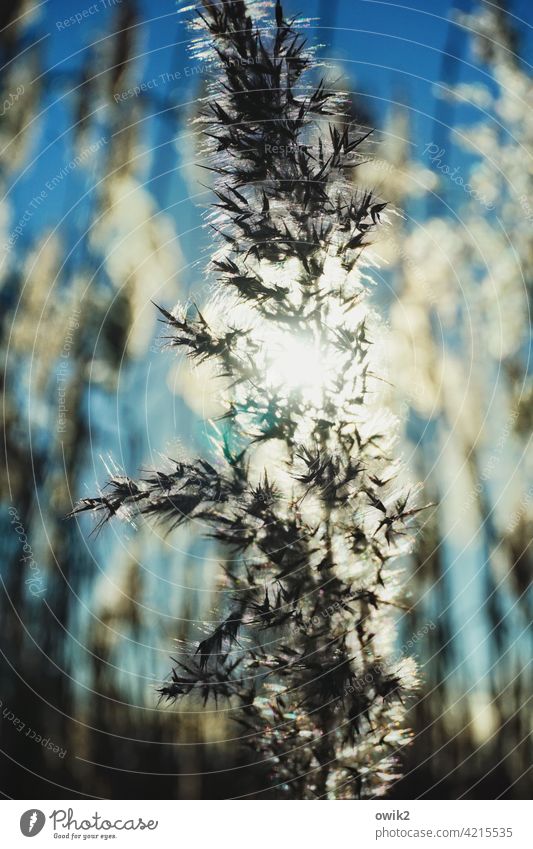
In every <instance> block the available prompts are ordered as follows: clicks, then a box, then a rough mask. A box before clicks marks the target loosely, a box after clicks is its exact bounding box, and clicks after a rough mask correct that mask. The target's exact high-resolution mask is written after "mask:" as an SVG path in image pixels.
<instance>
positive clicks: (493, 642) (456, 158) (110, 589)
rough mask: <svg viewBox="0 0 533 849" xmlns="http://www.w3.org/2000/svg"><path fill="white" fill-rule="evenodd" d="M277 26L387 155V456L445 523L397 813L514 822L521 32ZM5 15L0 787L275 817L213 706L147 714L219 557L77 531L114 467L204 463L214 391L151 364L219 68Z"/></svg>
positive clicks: (140, 17)
mask: <svg viewBox="0 0 533 849" xmlns="http://www.w3.org/2000/svg"><path fill="white" fill-rule="evenodd" d="M285 5H286V7H287V11H288V12H290V13H303V14H305V16H306V17H307V16H308V17H309V21H308V23H307V33H306V35H307V37H308V40H309V43H310V44H313V45H315V46H316V50H317V69H316V75H317V77H318V76H321V75H324V76H326V78H327V79H328V80H329V81H330V82H332V83H334V84H335V85H336V86H338V87H339V88H340V89H345V90H346V91H348V92H350V108H351V112H352V116H353V119H354V121H355V122H357V123H359V124H361V125H362V126H364V127H373V128H374V133H373V135H372V137H371V139H370V140H369V142H368V146H367V154H368V155H367V156H366V157H365V159H366V162H365V163H364V164H363V163H361V165H360V166H359V167H357V168H355V169H354V183H356V184H358V185H360V186H365V187H369V188H373V189H374V190H375V191H376V193H377V194H378V195H379V196H380V197H381V198H383V200H387V201H388V202H389V203H390V205H391V209H393V210H395V211H396V212H397V213H398V214H396V215H392V223H391V225H390V226H388V227H387V228H385V229H383V230H382V232H381V233H380V234H379V236H378V238H377V242H376V245H375V251H376V253H377V254H378V256H379V258H380V268H379V269H378V270H377V271H376V274H375V279H376V283H377V285H376V287H375V292H374V298H375V300H376V303H377V304H378V306H379V309H380V310H381V311H382V313H383V314H384V315H385V316H386V319H387V322H388V325H389V328H390V334H389V344H390V351H389V352H388V361H389V363H390V365H389V374H388V380H389V383H390V404H391V406H392V407H393V408H394V409H395V410H396V412H397V415H398V417H399V420H400V424H401V440H400V445H399V450H400V451H401V452H402V453H403V455H404V458H405V461H406V464H407V466H408V468H409V471H410V474H411V476H412V477H413V478H414V479H416V480H420V481H422V482H423V483H424V488H425V495H426V498H425V500H427V501H429V500H431V501H433V502H435V503H436V504H437V507H436V508H435V510H433V511H431V515H429V516H428V517H427V518H426V521H425V523H424V525H423V528H422V530H421V532H420V534H419V536H418V540H417V546H416V548H415V551H414V554H413V556H412V557H411V558H410V559H409V561H408V562H406V563H405V583H406V587H407V593H406V608H407V609H406V612H405V615H403V616H402V617H401V619H400V620H399V622H398V628H399V638H398V651H399V652H401V653H406V654H409V655H413V656H415V657H416V658H417V659H418V662H419V664H420V667H421V674H422V685H421V689H420V691H419V693H418V694H417V696H416V698H415V699H413V702H412V706H411V710H410V723H411V727H412V728H413V742H412V745H411V747H410V749H409V751H407V752H406V754H405V763H404V777H403V778H402V779H401V780H399V781H398V782H396V784H395V785H394V787H393V796H394V797H396V798H399V799H401V798H404V799H410V798H420V797H421V798H496V797H503V798H526V797H527V796H528V795H529V794H530V793H531V773H530V772H529V770H530V764H531V754H532V753H531V730H532V729H531V726H532V716H533V714H532V711H531V704H530V699H531V678H532V676H531V669H530V664H531V647H532V639H531V637H532V635H531V614H532V608H533V604H532V594H531V566H532V560H533V554H532V550H531V538H532V531H533V454H532V450H531V431H532V424H533V380H532V367H531V361H530V354H531V312H530V310H531V296H532V292H533V192H532V187H533V153H532V144H533V109H532V106H533V96H532V95H533V86H532V76H531V73H532V68H531V57H532V45H533V35H532V24H533V12H532V8H531V5H530V3H529V2H528V0H514V2H510V0H509V2H495V3H479V2H477V0H461V1H460V2H459V0H457V2H453V3H449V4H448V3H447V2H442V3H439V4H430V5H429V8H428V4H426V3H425V2H423V0H411V3H410V4H409V5H403V4H401V3H399V2H395V1H394V2H381V0H327V2H326V0H321V2H310V0H306V3H305V4H301V5H298V3H297V2H296V0H290V1H289V2H287V3H286V4H285ZM0 16H1V20H0V62H1V65H2V76H1V78H0V87H1V95H0V191H1V199H0V299H1V309H0V346H1V351H2V371H1V373H0V374H1V381H2V401H3V422H4V427H3V435H4V451H3V459H2V466H1V468H0V481H1V495H2V503H1V507H0V523H1V533H0V545H1V558H0V578H1V584H0V751H1V753H0V775H1V780H0V788H1V790H2V793H3V795H4V796H6V797H12V798H26V799H30V798H66V797H80V798H83V797H103V798H126V799H127V798H151V797H154V798H227V797H236V796H243V795H252V796H253V795H257V797H258V798H265V794H264V793H262V788H263V786H264V775H263V767H262V766H261V765H253V764H251V763H249V761H248V760H247V757H248V756H247V755H245V754H244V753H243V752H242V751H241V750H240V748H239V747H238V745H237V744H236V742H235V740H232V738H234V737H236V736H237V735H236V732H235V728H234V726H232V725H231V723H230V722H228V720H227V717H226V714H225V712H224V711H221V712H219V713H217V712H215V711H214V709H212V708H211V707H209V706H208V708H207V709H206V710H202V709H201V708H200V707H198V706H197V707H196V708H194V707H192V706H191V705H189V706H188V707H187V706H186V707H179V706H176V707H174V706H170V707H169V706H166V707H164V706H158V704H157V694H156V691H155V688H156V687H157V686H158V685H159V684H160V682H161V681H162V680H163V679H164V677H165V676H166V675H167V673H168V671H169V668H170V664H171V661H170V655H171V654H172V653H173V651H175V650H176V645H177V643H176V640H177V641H179V642H180V644H181V645H182V646H183V645H184V644H185V645H190V646H194V644H195V642H196V641H198V640H199V639H201V638H202V635H203V633H204V630H203V629H204V626H205V623H206V622H207V621H208V620H209V619H216V609H217V606H216V579H217V575H218V569H217V552H216V550H215V549H214V547H213V546H212V545H211V544H210V543H208V542H207V541H206V540H204V539H202V538H200V537H199V535H198V534H195V533H194V529H189V530H187V529H179V530H178V531H176V532H174V533H173V534H172V535H170V536H165V535H164V534H163V532H162V530H161V529H160V528H157V527H156V528H154V527H150V528H147V527H139V528H138V529H134V528H133V527H132V526H131V525H128V524H127V523H123V524H121V523H114V524H113V523H112V524H110V525H108V526H106V527H105V528H104V529H103V530H102V531H101V532H100V533H97V532H95V528H94V522H91V521H90V520H88V521H87V522H85V521H82V522H74V521H65V519H64V517H65V515H66V514H67V513H68V512H69V510H70V509H71V507H72V503H73V501H75V500H76V499H77V498H78V497H83V496H87V495H91V494H95V493H96V492H97V489H98V485H99V484H101V483H102V481H103V480H104V479H105V476H106V467H107V468H110V467H112V466H114V465H116V466H118V467H120V468H121V469H124V470H125V471H126V473H128V474H132V475H135V474H136V473H137V471H138V470H139V469H146V468H150V467H152V466H155V465H160V464H161V459H162V457H165V456H167V457H172V456H173V452H183V451H186V452H191V453H193V454H197V453H198V452H199V453H200V454H202V455H203V456H206V455H207V454H208V453H209V451H210V437H211V435H212V424H210V421H211V420H212V419H213V418H215V417H216V415H217V413H218V406H217V400H216V397H215V394H214V391H213V388H214V387H213V382H212V381H210V374H209V373H208V372H207V370H205V369H201V368H198V369H195V370H194V371H191V370H190V368H189V366H188V365H187V363H186V362H185V361H183V360H182V359H179V358H176V357H175V355H174V353H170V352H168V351H165V350H163V344H162V340H161V331H160V329H159V326H158V323H157V314H156V309H155V307H154V305H153V303H152V301H155V302H157V303H160V304H162V305H163V306H165V307H167V308H170V307H172V306H173V305H174V304H175V303H176V302H177V301H187V300H189V299H192V300H194V301H195V302H196V303H198V304H204V303H205V301H206V300H208V298H209V294H210V289H209V286H208V285H206V274H205V267H206V262H207V258H208V251H209V247H210V235H209V233H208V232H207V231H206V230H205V228H204V227H203V222H204V213H205V210H206V208H207V204H208V203H209V200H210V195H209V174H208V172H207V171H206V170H203V169H201V168H200V167H199V166H198V164H197V162H198V158H199V139H198V135H197V133H196V131H195V127H194V125H193V126H191V124H190V121H191V119H194V117H195V116H196V115H197V113H198V108H199V106H198V101H199V99H200V98H201V97H202V96H204V95H205V87H206V83H207V81H208V78H209V75H210V74H211V73H212V68H210V67H209V66H208V65H203V66H201V65H198V64H196V65H195V64H194V62H193V61H192V60H191V59H190V58H189V57H188V54H187V43H188V40H189V35H188V31H187V28H186V26H185V17H184V16H183V15H182V14H180V13H178V12H177V11H176V6H175V4H174V2H172V0H159V2H158V3H157V9H155V7H154V4H153V3H149V2H148V0H142V2H141V0H138V2H129V0H122V2H119V0H96V2H95V3H93V4H92V5H90V4H88V3H85V4H84V3H83V2H80V0H76V2H71V0H68V1H67V0H48V2H44V3H37V2H33V0H5V2H4V3H3V5H2V9H1V11H0ZM192 650H194V649H192Z"/></svg>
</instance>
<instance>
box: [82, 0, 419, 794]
mask: <svg viewBox="0 0 533 849" xmlns="http://www.w3.org/2000/svg"><path fill="white" fill-rule="evenodd" d="M262 5H263V4H258V5H257V7H256V8H257V10H258V13H259V14H262ZM199 18H200V19H199V22H198V23H196V26H198V27H201V28H203V30H204V33H203V34H202V35H200V36H199V37H198V38H197V39H196V40H195V43H194V52H195V56H196V57H197V58H198V59H199V60H202V61H205V59H206V57H207V56H209V55H210V56H211V58H213V52H214V54H215V57H214V58H215V61H216V63H217V68H218V72H219V77H218V78H217V79H216V81H215V82H214V83H213V90H212V92H211V97H210V99H209V101H208V103H207V104H206V109H205V113H204V117H203V119H202V120H203V122H204V134H205V138H206V144H207V146H208V150H207V155H208V156H209V158H210V167H211V169H212V171H213V172H214V174H215V194H216V196H217V202H216V203H214V205H213V206H214V209H213V220H212V226H213V227H214V229H215V230H216V231H217V233H218V234H219V236H220V245H221V247H220V250H219V251H218V252H217V253H216V255H215V257H214V259H213V268H214V269H215V270H216V273H217V295H216V298H215V301H214V303H215V306H216V310H215V318H214V320H213V321H208V320H207V318H206V317H205V315H204V314H202V313H201V312H200V311H198V310H194V311H193V310H184V309H176V310H174V311H172V312H169V311H167V310H165V309H162V313H163V316H164V320H165V322H166V323H167V325H168V328H169V331H170V339H171V342H170V344H172V345H175V346H177V347H178V348H180V349H181V348H185V349H186V350H187V351H188V353H189V355H190V357H191V358H192V359H194V360H195V361H197V362H201V361H205V360H208V359H212V360H214V361H216V363H217V364H218V366H219V371H220V375H221V376H222V377H223V378H224V380H225V382H226V386H227V391H226V413H225V415H224V416H223V424H222V426H221V428H220V429H219V430H218V433H219V439H218V448H219V458H218V460H217V461H213V463H210V462H207V461H206V460H204V459H198V460H194V461H189V460H180V461H179V462H174V463H173V465H172V467H170V466H169V468H168V469H167V470H165V471H158V472H154V473H153V474H149V475H147V476H145V477H143V478H142V479H140V480H132V479H130V478H128V477H125V476H120V475H117V476H113V477H112V478H111V480H110V481H109V486H110V488H109V490H107V491H106V493H105V494H104V493H103V494H101V495H100V497H97V498H91V499H84V500H83V501H82V502H80V503H79V504H78V506H77V508H76V510H75V512H80V511H85V510H92V511H97V512H101V514H102V518H101V521H102V522H105V521H106V520H107V519H109V518H111V517H112V516H115V515H117V514H119V515H122V516H125V517H128V518H129V517H131V516H133V515H135V514H142V515H143V516H146V517H154V518H155V519H159V520H161V521H164V522H166V523H168V525H169V526H170V527H171V528H173V527H176V526H178V525H180V524H182V523H184V522H186V521H191V520H196V522H197V523H200V522H201V523H203V524H204V525H205V526H207V527H208V529H209V532H210V534H211V535H212V536H213V537H214V538H215V539H217V540H219V541H220V542H221V543H223V544H224V546H225V547H226V548H227V550H228V553H229V557H228V559H227V561H226V564H225V573H226V579H225V584H224V594H225V596H226V598H227V600H228V603H227V609H226V611H225V612H224V614H223V618H222V621H221V622H220V624H219V625H218V627H216V628H215V629H214V631H213V632H212V633H210V634H208V636H207V637H206V638H205V639H204V640H203V641H202V642H201V643H200V644H199V645H198V647H197V650H196V653H195V654H194V655H193V656H192V658H191V657H182V658H179V659H178V661H177V662H176V667H175V668H174V670H173V671H172V675H171V678H170V680H169V681H168V682H167V683H166V684H165V685H164V686H163V687H161V690H160V693H161V696H162V697H163V698H166V699H169V700H176V699H179V698H180V697H182V696H185V695H188V694H194V693H198V694H200V695H201V696H202V697H203V699H204V702H206V701H207V700H208V699H210V698H211V697H212V698H213V699H214V700H215V701H220V699H221V698H222V697H225V698H227V699H229V700H230V703H231V705H232V706H233V709H234V716H235V718H236V719H237V721H238V722H239V723H240V724H241V727H242V729H243V742H244V743H246V744H248V745H250V746H251V747H253V749H254V750H256V752H257V753H259V757H258V760H259V762H263V763H266V764H267V765H268V768H269V769H270V772H271V782H272V786H273V787H276V788H278V790H279V794H280V795H289V796H292V797H296V798H317V797H329V798H352V797H369V796H374V795H376V794H380V793H382V792H384V790H385V789H386V786H387V783H388V782H390V781H391V780H392V778H393V777H394V775H395V774H396V770H397V763H396V761H397V757H396V756H397V752H398V749H399V747H400V746H401V745H402V744H403V743H404V742H405V740H406V737H407V734H406V732H405V731H404V730H402V724H401V723H402V715H403V694H404V691H406V690H408V688H409V687H410V685H411V683H412V680H411V679H412V674H413V673H412V667H411V666H410V664H409V663H408V662H407V661H406V660H405V659H403V658H399V657H398V656H397V655H395V654H394V649H393V638H394V623H393V619H392V618H391V617H392V616H393V614H394V607H395V606H396V601H395V598H396V596H395V585H396V578H395V572H394V570H393V568H392V566H391V560H392V559H393V558H394V557H395V556H396V555H397V554H398V552H399V551H400V549H401V548H403V547H404V545H405V536H404V535H405V528H406V524H407V523H408V521H409V519H410V517H412V516H413V515H414V513H416V512H417V508H415V507H413V506H412V505H411V497H410V494H409V493H405V492H404V491H403V490H402V489H401V488H400V487H399V486H398V484H397V480H396V467H395V464H394V462H393V461H392V460H391V446H392V443H393V441H394V436H393V427H392V423H391V420H390V419H389V418H388V416H387V414H386V412H384V411H383V410H382V409H380V406H379V382H378V381H377V378H376V376H375V375H374V373H373V371H372V369H371V359H372V358H371V356H370V345H371V339H375V338H376V336H377V334H378V332H379V328H378V322H377V319H376V316H375V315H374V314H373V312H372V310H371V309H370V307H369V306H368V304H367V303H366V300H365V294H366V288H367V283H368V279H367V276H366V274H365V271H364V269H365V267H366V266H367V265H368V262H367V261H366V260H365V259H364V256H365V254H366V252H365V247H366V245H367V243H368V237H369V232H370V230H371V228H372V227H373V226H374V225H376V224H377V223H378V221H379V216H380V213H381V212H382V211H383V209H384V206H385V204H384V203H380V202H378V201H377V200H375V199H374V198H373V196H372V194H370V193H366V192H365V193H361V194H358V195H356V196H354V195H353V194H351V192H350V189H349V188H348V181H347V180H346V179H345V177H346V173H347V170H346V169H348V168H350V167H352V166H353V164H354V156H353V152H354V151H355V149H356V148H357V147H358V146H359V145H360V144H361V142H362V141H363V139H362V138H361V137H358V136H355V137H354V136H352V134H351V133H350V131H349V128H348V127H347V126H345V127H343V128H341V129H338V128H337V127H338V112H339V107H340V100H339V98H338V96H337V95H334V94H332V93H330V92H328V91H327V89H326V88H325V86H324V84H323V83H320V84H319V85H318V86H317V87H312V86H311V85H310V84H306V83H305V80H304V75H305V72H306V71H308V70H309V68H310V65H311V58H310V54H309V53H307V52H305V50H304V42H303V40H302V39H301V37H300V36H299V35H298V33H297V32H296V31H295V29H294V21H288V20H287V19H286V18H285V16H284V14H283V10H282V7H281V5H280V3H279V2H277V3H276V6H275V22H272V23H265V21H264V20H263V19H260V22H259V25H258V24H257V23H254V22H253V21H252V18H251V17H249V14H248V10H247V7H246V5H245V4H244V3H243V2H215V3H212V2H207V0H206V2H204V3H203V4H202V6H201V8H200V10H199ZM328 116H335V117H336V121H337V126H335V127H334V126H333V125H332V124H330V123H329V122H328ZM324 127H325V130H324Z"/></svg>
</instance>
